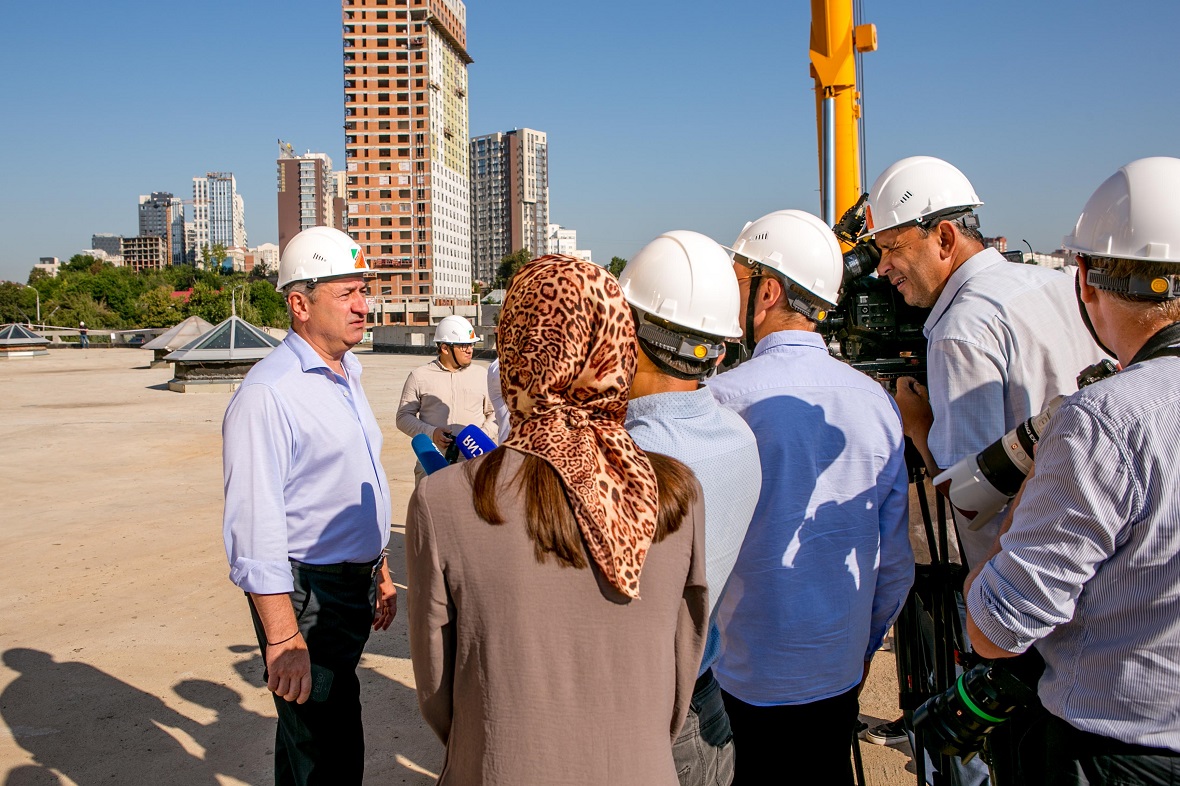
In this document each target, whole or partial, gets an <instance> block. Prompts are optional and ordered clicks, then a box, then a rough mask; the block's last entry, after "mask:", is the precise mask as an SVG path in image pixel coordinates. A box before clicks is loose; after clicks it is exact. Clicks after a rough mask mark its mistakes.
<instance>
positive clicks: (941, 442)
mask: <svg viewBox="0 0 1180 786" xmlns="http://www.w3.org/2000/svg"><path fill="white" fill-rule="evenodd" d="M1073 289H1074V282H1073V276H1072V275H1071V274H1069V273H1065V272H1061V271H1057V270H1050V269H1048V268H1043V267H1037V266H1036V265H1018V264H1014V263H1012V262H1009V261H1008V260H1006V259H1004V257H1003V256H1001V255H1000V252H999V251H996V250H995V249H994V248H985V249H984V250H983V251H980V252H979V253H978V254H976V255H975V256H973V257H971V258H970V259H968V260H967V261H966V262H964V263H963V264H962V265H960V266H959V268H958V270H956V271H955V272H954V273H953V274H951V277H950V279H948V280H947V284H946V287H944V288H943V290H942V294H941V295H939V297H938V302H936V303H935V304H934V308H933V309H932V310H931V311H930V316H929V317H928V318H927V319H926V324H925V325H924V327H923V332H924V333H925V334H926V338H927V341H928V344H929V346H928V353H927V358H926V363H927V378H928V387H929V391H930V406H931V408H932V409H933V410H934V425H933V426H932V427H931V429H930V437H929V444H930V452H931V453H932V454H933V455H934V461H935V463H937V464H938V466H939V467H941V468H943V469H950V468H951V467H952V466H954V465H955V464H956V463H957V462H958V461H959V460H961V459H963V458H965V457H967V456H974V455H976V454H977V453H979V451H981V450H983V449H984V448H986V447H987V446H988V445H990V444H992V443H993V442H995V441H996V440H997V439H999V438H1000V437H1002V436H1004V435H1005V434H1007V433H1008V431H1009V430H1011V429H1012V428H1014V427H1015V426H1016V425H1017V424H1018V423H1023V422H1024V421H1025V420H1028V418H1030V417H1031V416H1033V415H1035V414H1037V413H1038V412H1040V411H1041V410H1042V409H1044V407H1045V405H1046V404H1048V403H1049V400H1050V399H1052V398H1053V397H1054V396H1057V395H1058V394H1067V395H1068V394H1069V393H1073V392H1074V391H1076V390H1077V389H1078V386H1077V381H1076V380H1077V375H1078V373H1079V372H1081V370H1082V369H1084V368H1086V367H1087V366H1089V365H1091V364H1093V363H1097V362H1098V361H1099V360H1101V359H1102V358H1103V357H1104V355H1103V354H1102V352H1101V350H1099V349H1098V346H1097V345H1096V344H1095V343H1094V341H1093V340H1091V338H1090V336H1089V334H1087V332H1086V328H1085V326H1084V325H1083V324H1082V318H1081V315H1080V313H1079V312H1078V304H1077V299H1076V298H1075V296H1074V291H1073ZM1003 518H1004V516H1003V512H1001V513H999V514H997V515H996V516H995V517H993V518H992V519H991V521H987V522H983V523H982V524H981V525H980V527H979V528H978V529H976V530H970V529H968V528H967V526H966V524H965V523H963V522H960V524H959V529H958V535H959V538H960V540H961V543H962V548H963V553H964V556H965V557H966V558H967V561H968V563H969V564H970V565H971V566H972V567H974V566H975V565H977V564H979V562H981V561H983V560H984V559H986V558H987V555H988V553H989V552H990V551H991V546H992V544H993V543H994V542H995V540H996V533H997V532H999V530H1000V522H1001V521H1002V520H1003Z"/></svg>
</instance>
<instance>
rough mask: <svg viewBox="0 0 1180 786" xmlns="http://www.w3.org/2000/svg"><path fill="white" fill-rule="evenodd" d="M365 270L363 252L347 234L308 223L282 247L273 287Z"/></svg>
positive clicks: (366, 267) (352, 274)
mask: <svg viewBox="0 0 1180 786" xmlns="http://www.w3.org/2000/svg"><path fill="white" fill-rule="evenodd" d="M368 271H369V266H368V265H367V264H366V263H365V255H364V252H362V251H361V247H360V246H358V245H357V244H356V241H354V240H353V239H352V238H351V237H349V236H348V235H347V234H345V233H344V232H341V231H340V230H339V229H333V228H332V227H311V228H310V229H305V230H303V231H302V232H300V233H299V234H298V235H296V236H295V237H293V238H291V240H290V241H289V242H288V243H287V247H286V248H284V249H283V256H282V258H281V259H280V260H279V282H278V284H277V285H276V289H280V290H281V289H283V287H285V286H287V285H288V284H291V283H293V282H296V281H323V280H324V279H329V278H339V277H340V276H354V275H357V274H359V273H367V272H368Z"/></svg>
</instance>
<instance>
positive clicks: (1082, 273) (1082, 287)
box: [1077, 254, 1098, 306]
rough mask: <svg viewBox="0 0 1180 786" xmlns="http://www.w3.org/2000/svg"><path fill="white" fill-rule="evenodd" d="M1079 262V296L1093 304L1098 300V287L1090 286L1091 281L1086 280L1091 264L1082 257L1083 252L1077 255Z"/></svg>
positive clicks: (1088, 303)
mask: <svg viewBox="0 0 1180 786" xmlns="http://www.w3.org/2000/svg"><path fill="white" fill-rule="evenodd" d="M1077 263H1078V292H1079V293H1080V295H1079V296H1080V297H1081V299H1082V302H1083V303H1086V304H1087V305H1091V306H1092V305H1094V304H1095V303H1097V302H1098V288H1097V287H1093V286H1090V284H1089V282H1087V281H1086V271H1088V270H1089V265H1087V264H1086V260H1085V259H1083V258H1082V255H1081V254H1078V255H1077Z"/></svg>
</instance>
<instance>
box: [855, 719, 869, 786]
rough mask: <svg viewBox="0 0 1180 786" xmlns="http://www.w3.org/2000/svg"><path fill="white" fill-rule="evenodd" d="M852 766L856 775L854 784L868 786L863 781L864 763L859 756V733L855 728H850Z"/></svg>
mask: <svg viewBox="0 0 1180 786" xmlns="http://www.w3.org/2000/svg"><path fill="white" fill-rule="evenodd" d="M852 768H853V770H854V772H853V774H854V775H855V776H856V786H868V783H866V782H865V765H864V761H863V760H862V759H861V757H860V735H859V734H857V733H856V729H853V730H852Z"/></svg>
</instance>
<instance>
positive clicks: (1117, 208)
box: [1065, 156, 1180, 263]
mask: <svg viewBox="0 0 1180 786" xmlns="http://www.w3.org/2000/svg"><path fill="white" fill-rule="evenodd" d="M1065 247H1066V248H1068V249H1070V250H1071V251H1076V252H1078V253H1080V254H1089V255H1092V256H1098V257H1117V258H1119V259H1136V260H1141V261H1144V262H1172V263H1180V158H1170V157H1166V156H1158V157H1155V158H1140V159H1139V160H1138V161H1132V162H1131V163H1129V164H1127V165H1126V166H1124V167H1123V168H1121V169H1120V170H1119V171H1117V172H1115V173H1114V174H1113V175H1111V176H1110V177H1109V178H1107V179H1106V182H1104V183H1103V184H1102V185H1100V186H1098V190H1097V191H1095V192H1094V195H1093V196H1091V197H1090V200H1089V201H1088V202H1086V206H1085V207H1084V208H1082V215H1081V216H1080V217H1079V218H1078V222H1077V224H1075V225H1074V228H1073V233H1072V234H1070V235H1068V236H1067V237H1066V238H1065Z"/></svg>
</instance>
